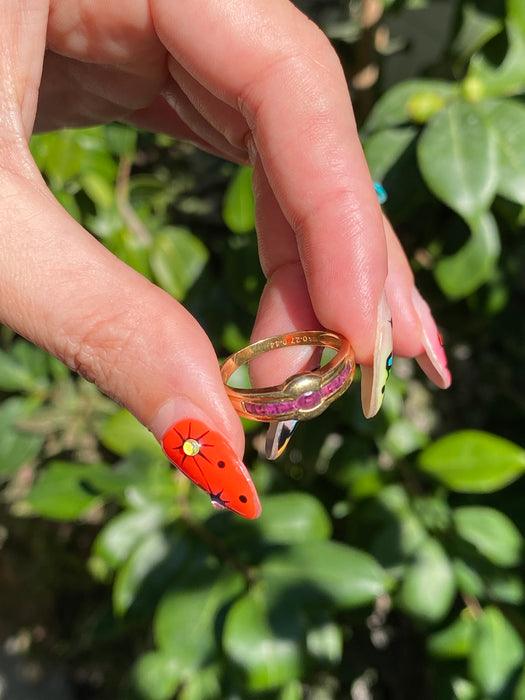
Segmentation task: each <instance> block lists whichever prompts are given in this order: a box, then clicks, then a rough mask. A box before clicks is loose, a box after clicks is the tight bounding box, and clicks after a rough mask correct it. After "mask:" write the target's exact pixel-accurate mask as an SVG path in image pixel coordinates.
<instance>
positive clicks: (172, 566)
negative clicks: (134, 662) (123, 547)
mask: <svg viewBox="0 0 525 700" xmlns="http://www.w3.org/2000/svg"><path fill="white" fill-rule="evenodd" d="M187 554H188V546H187V542H186V541H185V539H184V537H183V536H182V534H181V533H180V532H179V533H177V532H175V533H171V534H170V535H168V534H167V533H166V532H164V531H159V530H153V531H151V532H150V533H149V534H147V535H145V536H144V537H143V538H142V539H141V540H140V542H139V544H138V545H137V547H136V548H135V550H134V551H133V552H132V554H131V556H130V557H129V558H128V559H127V560H126V562H125V563H124V564H123V566H121V567H120V569H119V570H118V572H117V575H116V578H115V583H114V586H113V607H114V610H115V612H116V613H117V615H123V614H125V613H126V612H127V611H128V610H129V608H130V607H131V606H132V605H133V603H134V602H135V601H136V600H137V598H138V596H139V594H140V596H141V602H142V605H144V604H146V606H147V607H148V608H150V609H151V608H152V607H153V604H154V603H155V602H156V600H157V598H158V596H159V594H160V592H161V590H163V589H164V588H165V587H166V585H167V584H168V583H169V581H170V579H171V580H173V577H174V574H175V573H176V572H177V571H178V570H179V569H180V567H181V565H182V563H183V561H184V559H185V558H186V556H187ZM148 603H149V604H148Z"/></svg>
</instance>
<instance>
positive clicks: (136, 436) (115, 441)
mask: <svg viewBox="0 0 525 700" xmlns="http://www.w3.org/2000/svg"><path fill="white" fill-rule="evenodd" d="M100 440H101V442H102V444H103V445H104V447H106V448H107V449H108V450H111V452H114V453H115V454H117V455H121V456H125V455H128V454H130V452H133V451H134V450H141V451H143V452H147V453H148V454H150V455H151V456H152V457H155V458H162V457H163V456H164V453H163V451H162V448H161V446H160V445H159V443H158V442H157V441H156V440H155V438H154V437H153V435H152V433H150V431H149V430H148V429H147V428H145V427H144V426H143V425H142V423H139V421H138V420H137V419H136V418H135V416H133V415H132V414H131V413H129V411H126V410H125V409H124V408H122V409H120V410H119V411H117V412H116V413H114V414H113V415H112V416H110V418H109V419H108V420H107V421H106V423H105V424H104V427H103V429H102V434H101V436H100Z"/></svg>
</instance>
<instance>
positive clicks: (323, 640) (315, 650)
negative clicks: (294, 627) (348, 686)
mask: <svg viewBox="0 0 525 700" xmlns="http://www.w3.org/2000/svg"><path fill="white" fill-rule="evenodd" d="M306 648H307V650H308V654H309V655H310V656H311V657H312V658H313V659H315V661H316V663H318V664H321V665H323V666H326V665H330V666H336V665H337V664H339V663H341V659H342V657H343V630H342V629H341V626H340V625H338V624H337V623H336V622H334V621H333V620H329V619H323V620H320V621H318V622H316V623H314V624H311V625H310V626H309V628H308V631H307V633H306Z"/></svg>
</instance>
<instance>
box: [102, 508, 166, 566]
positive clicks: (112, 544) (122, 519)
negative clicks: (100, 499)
mask: <svg viewBox="0 0 525 700" xmlns="http://www.w3.org/2000/svg"><path fill="white" fill-rule="evenodd" d="M165 517H166V512H165V509H164V508H162V506H160V505H158V504H156V503H152V504H148V506H146V507H145V508H141V509H140V510H131V511H124V512H123V513H118V514H117V515H115V516H114V517H113V518H112V519H111V520H110V521H109V522H108V523H107V524H106V526H105V527H104V528H103V529H102V530H101V531H100V532H99V534H98V536H97V538H96V540H95V543H94V545H93V556H94V557H97V558H98V559H101V560H102V561H103V562H104V563H105V565H106V567H107V568H108V569H115V568H116V567H117V566H120V565H121V564H123V563H124V562H125V561H126V559H127V558H128V557H129V555H130V554H131V552H132V551H133V549H135V547H136V546H137V544H138V543H139V542H140V541H141V540H142V539H143V538H144V537H147V536H148V535H149V534H150V533H151V532H154V531H155V530H157V528H158V527H159V526H160V525H162V524H163V522H164V520H165Z"/></svg>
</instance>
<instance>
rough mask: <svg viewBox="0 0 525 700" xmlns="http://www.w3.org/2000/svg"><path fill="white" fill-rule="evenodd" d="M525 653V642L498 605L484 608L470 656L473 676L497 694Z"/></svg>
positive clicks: (484, 689)
mask: <svg viewBox="0 0 525 700" xmlns="http://www.w3.org/2000/svg"><path fill="white" fill-rule="evenodd" d="M523 656H524V648H523V642H522V640H521V638H520V636H519V635H518V633H517V632H516V630H515V629H514V627H513V626H512V625H511V623H510V622H509V621H508V620H507V618H506V617H505V616H504V615H503V613H502V612H501V611H500V610H499V609H498V608H495V607H488V608H485V610H484V611H483V614H482V615H481V617H480V618H479V619H478V621H477V624H476V628H475V634H474V641H473V644H472V652H471V654H470V659H469V667H470V673H471V676H472V678H473V680H475V681H476V683H477V684H478V685H479V686H480V688H481V690H482V691H483V692H484V693H487V694H488V695H489V696H491V697H494V696H495V695H497V694H498V693H499V692H500V691H501V690H503V688H504V687H505V685H506V683H507V681H508V680H509V678H510V676H511V674H512V673H513V672H514V671H516V669H517V668H518V667H519V666H520V664H521V663H522V661H523Z"/></svg>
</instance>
